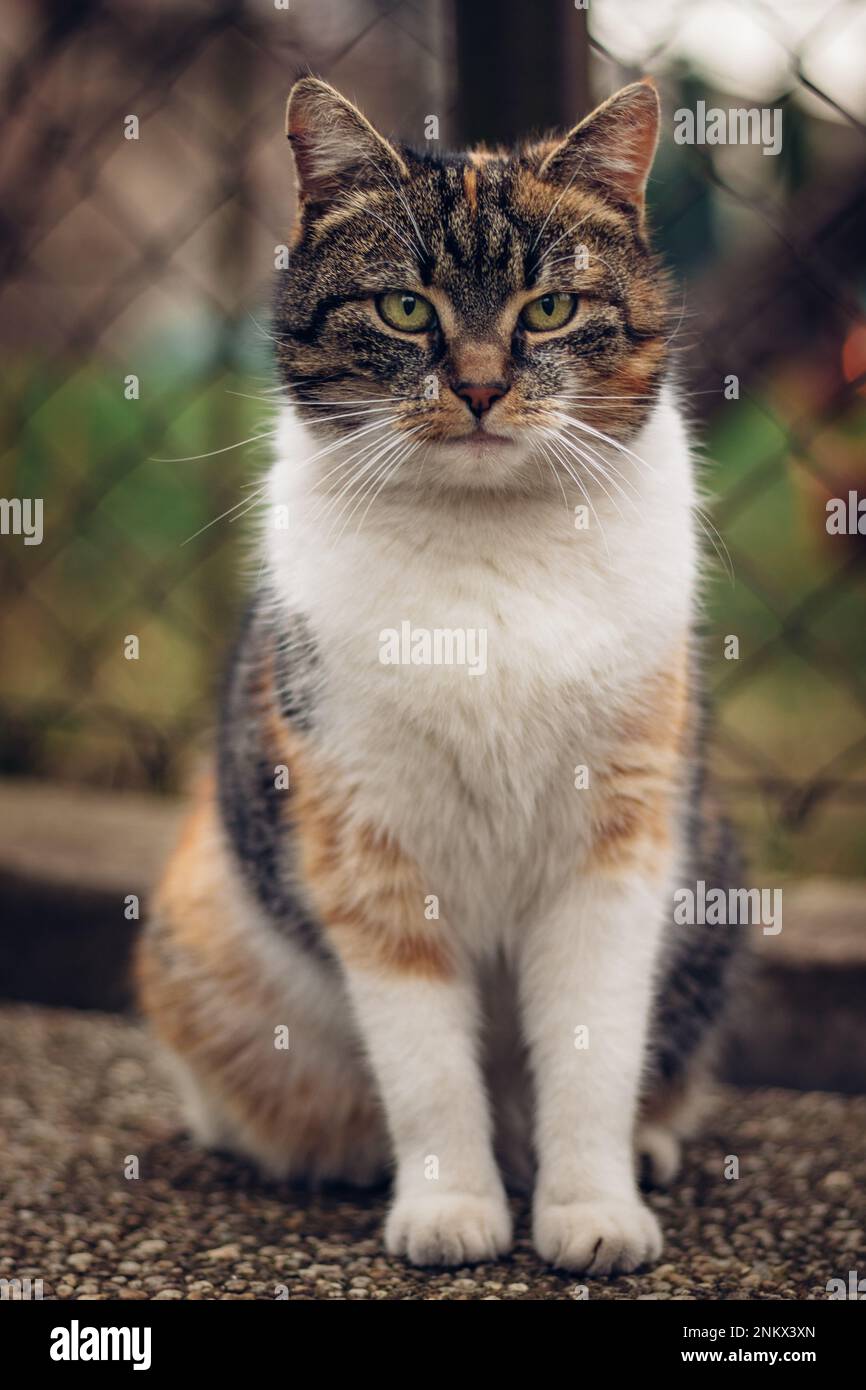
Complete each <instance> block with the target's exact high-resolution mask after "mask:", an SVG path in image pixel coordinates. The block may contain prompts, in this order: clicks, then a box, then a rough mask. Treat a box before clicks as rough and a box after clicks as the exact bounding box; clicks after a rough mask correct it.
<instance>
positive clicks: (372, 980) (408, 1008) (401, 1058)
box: [347, 964, 511, 1265]
mask: <svg viewBox="0 0 866 1390" xmlns="http://www.w3.org/2000/svg"><path fill="white" fill-rule="evenodd" d="M347 978H348V983H349V990H350V994H351V996H352V1000H353V1002H354V1006H355V1012H356V1015H357V1018H358V1021H359V1024H360V1028H361V1032H362V1035H363V1037H364V1041H365V1043H366V1047H367V1052H368V1055H369V1057H370V1060H371V1063H372V1066H373V1071H374V1073H375V1075H376V1079H377V1082H378V1085H379V1091H380V1094H381V1096H382V1099H383V1101H384V1106H385V1112H386V1116H387V1121H388V1128H389V1131H390V1134H391V1141H392V1145H393V1150H394V1158H395V1163H396V1173H395V1180H394V1198H393V1202H392V1206H391V1210H390V1212H389V1214H388V1218H387V1221H386V1224H385V1243H386V1245H387V1248H388V1250H389V1252H390V1253H391V1254H394V1255H406V1256H408V1258H409V1259H410V1260H411V1261H412V1262H413V1263H414V1264H419V1265H459V1264H466V1263H470V1262H473V1261H476V1260H487V1259H492V1258H493V1257H494V1256H496V1255H499V1254H502V1253H503V1252H504V1251H505V1250H507V1249H508V1248H509V1246H510V1244H511V1218H510V1213H509V1210H508V1206H507V1203H506V1200H505V1193H504V1190H503V1186H502V1181H501V1179H500V1176H499V1172H498V1170H497V1167H496V1163H495V1160H494V1157H493V1150H492V1143H491V1122H490V1117H489V1113H488V1104H487V1097H486V1095H485V1092H484V1086H483V1082H482V1077H481V1071H480V1068H479V1064H478V1059H477V1056H476V1042H475V1036H476V1028H477V1019H476V1013H477V1005H476V1000H475V997H474V988H473V987H472V986H471V985H470V983H469V981H468V980H464V979H461V978H460V977H459V976H458V975H457V974H453V975H452V974H450V972H449V973H448V974H446V975H440V976H439V977H436V976H433V977H429V976H428V977H427V978H425V977H424V976H418V975H414V974H413V973H412V972H411V971H407V970H400V971H397V970H394V969H392V970H391V971H390V972H389V971H388V970H387V969H383V968H379V969H370V968H366V969H365V968H363V967H359V966H357V965H351V964H350V965H349V966H348V969H347Z"/></svg>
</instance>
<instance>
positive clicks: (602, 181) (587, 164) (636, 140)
mask: <svg viewBox="0 0 866 1390" xmlns="http://www.w3.org/2000/svg"><path fill="white" fill-rule="evenodd" d="M660 114H661V110H660V106H659V98H658V92H657V91H656V89H655V85H654V83H653V82H651V81H650V79H649V78H645V79H644V81H643V82H633V83H632V84H631V86H629V87H623V88H622V90H621V91H619V92H616V93H614V95H613V96H612V97H609V98H608V100H607V101H605V102H603V103H602V105H601V106H598V107H596V109H595V111H592V112H590V114H589V115H588V116H587V117H586V118H585V119H584V120H582V121H581V123H580V125H577V126H575V127H574V129H573V130H570V131H569V133H568V135H566V137H565V139H564V140H561V141H560V143H559V144H558V145H554V146H553V148H552V149H549V150H547V151H546V152H545V154H544V158H543V161H542V163H541V166H540V167H539V170H538V177H539V178H541V179H545V180H546V181H548V182H550V183H560V184H568V183H572V184H576V183H584V182H586V183H593V184H596V185H598V186H599V187H600V188H601V189H606V190H607V191H608V192H609V193H610V194H611V195H612V196H613V197H614V198H615V199H616V200H617V201H618V202H624V203H629V204H631V205H633V206H634V207H637V208H639V209H642V208H643V203H644V191H645V189H646V182H647V179H648V177H649V171H650V169H651V167H652V162H653V159H654V157H655V152H656V146H657V145H658V138H659V117H660Z"/></svg>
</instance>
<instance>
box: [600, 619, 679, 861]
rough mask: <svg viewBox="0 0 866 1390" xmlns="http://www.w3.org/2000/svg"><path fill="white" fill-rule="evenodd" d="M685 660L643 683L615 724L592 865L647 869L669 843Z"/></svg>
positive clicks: (602, 787)
mask: <svg viewBox="0 0 866 1390" xmlns="http://www.w3.org/2000/svg"><path fill="white" fill-rule="evenodd" d="M688 697H689V692H688V654H687V651H686V648H685V646H683V647H682V648H681V649H680V651H679V652H678V653H677V655H676V658H675V661H674V663H673V666H672V669H670V670H666V671H661V672H659V673H658V674H657V675H656V677H655V678H654V679H653V680H652V681H650V682H648V683H647V685H646V686H645V688H644V689H643V691H642V692H641V696H640V699H639V701H637V702H636V704H635V706H634V708H633V709H632V710H631V711H630V712H629V714H628V716H627V717H626V718H625V719H623V720H621V721H620V725H619V728H618V730H617V734H618V736H619V751H618V753H617V755H616V757H615V758H614V759H613V760H612V761H611V762H609V763H608V764H607V766H606V768H605V769H604V771H603V772H602V773H601V775H600V777H599V779H598V786H597V797H598V801H597V808H596V819H595V828H594V835H593V845H592V851H591V858H592V863H593V865H594V866H595V867H596V868H600V869H602V870H610V871H614V870H620V869H625V868H629V867H633V866H635V865H638V864H639V865H642V866H644V867H647V868H651V867H652V865H653V863H654V862H655V860H656V859H657V856H658V853H659V851H661V850H663V849H664V848H665V846H666V845H667V844H668V843H669V841H670V836H671V816H672V810H673V800H674V795H675V793H676V791H677V788H678V785H679V781H680V776H681V772H682V765H683V753H684V750H685V737H686V733H687V728H688V709H689V698H688Z"/></svg>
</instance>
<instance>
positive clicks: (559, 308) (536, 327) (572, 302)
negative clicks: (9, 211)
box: [520, 294, 577, 333]
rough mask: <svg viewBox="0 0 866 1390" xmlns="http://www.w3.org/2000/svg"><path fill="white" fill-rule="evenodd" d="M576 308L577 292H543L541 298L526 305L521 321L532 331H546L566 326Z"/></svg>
mask: <svg viewBox="0 0 866 1390" xmlns="http://www.w3.org/2000/svg"><path fill="white" fill-rule="evenodd" d="M576 308H577V295H576V294H543V295H542V296H541V298H540V299H533V300H531V301H530V303H529V304H525V305H524V307H523V312H522V313H521V315H520V322H521V323H522V324H523V327H524V328H528V329H530V331H531V332H532V333H544V332H545V331H547V330H548V329H551V328H562V327H564V325H565V324H567V323H568V321H569V319H570V318H571V317H572V316H573V314H574V311H575V309H576Z"/></svg>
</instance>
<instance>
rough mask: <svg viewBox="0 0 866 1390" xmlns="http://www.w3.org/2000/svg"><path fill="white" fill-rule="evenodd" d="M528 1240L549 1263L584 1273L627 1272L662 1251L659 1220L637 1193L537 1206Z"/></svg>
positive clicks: (655, 1256)
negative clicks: (592, 1200) (590, 1200)
mask: <svg viewBox="0 0 866 1390" xmlns="http://www.w3.org/2000/svg"><path fill="white" fill-rule="evenodd" d="M533 1240H534V1243H535V1248H536V1250H537V1251H538V1253H539V1255H540V1256H541V1258H542V1259H543V1260H546V1261H547V1262H548V1264H552V1265H556V1266H557V1267H558V1268H559V1269H571V1270H576V1271H581V1272H582V1273H585V1274H614V1273H618V1274H630V1273H631V1271H632V1270H634V1269H637V1268H638V1267H639V1266H640V1265H644V1264H648V1263H649V1262H650V1261H652V1260H656V1259H658V1257H659V1255H660V1254H661V1249H662V1234H661V1230H660V1228H659V1223H658V1222H657V1221H656V1218H655V1217H654V1216H653V1214H652V1212H651V1211H650V1209H649V1207H646V1206H644V1204H643V1202H641V1201H639V1200H638V1199H637V1197H624V1198H611V1197H607V1198H600V1199H599V1200H597V1201H594V1202H571V1203H568V1204H560V1205H554V1204H549V1205H544V1204H541V1205H538V1206H536V1209H535V1215H534V1220H533Z"/></svg>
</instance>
